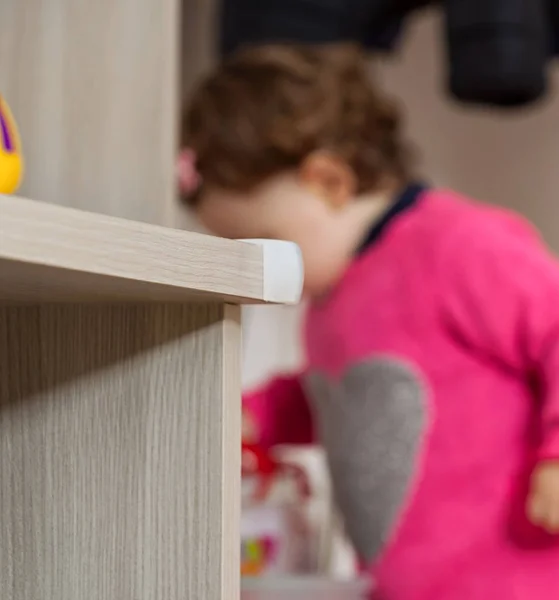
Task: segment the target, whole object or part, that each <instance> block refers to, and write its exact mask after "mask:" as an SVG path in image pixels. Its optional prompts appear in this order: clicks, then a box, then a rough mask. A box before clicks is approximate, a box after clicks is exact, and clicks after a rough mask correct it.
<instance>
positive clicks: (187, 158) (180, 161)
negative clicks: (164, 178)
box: [175, 148, 201, 196]
mask: <svg viewBox="0 0 559 600" xmlns="http://www.w3.org/2000/svg"><path fill="white" fill-rule="evenodd" d="M175 168H176V176H177V183H178V187H179V190H180V192H181V193H182V194H184V195H187V196H189V195H191V194H194V193H195V192H196V190H198V188H199V187H200V181H201V180H200V175H199V174H198V171H197V170H196V155H195V154H194V152H193V151H192V150H191V149H190V148H183V149H181V150H180V151H179V154H178V156H177V162H176V165H175Z"/></svg>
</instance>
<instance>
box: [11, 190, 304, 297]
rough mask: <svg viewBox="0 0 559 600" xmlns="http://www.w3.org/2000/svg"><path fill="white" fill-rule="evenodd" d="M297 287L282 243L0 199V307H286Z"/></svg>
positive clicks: (293, 253) (294, 252)
mask: <svg viewBox="0 0 559 600" xmlns="http://www.w3.org/2000/svg"><path fill="white" fill-rule="evenodd" d="M270 249H271V250H273V251H272V252H270V251H269V250H270ZM302 278H303V276H302V266H301V262H300V258H299V253H298V249H297V248H296V246H294V245H293V244H291V243H289V242H274V241H270V242H263V243H262V242H261V243H259V244H253V243H247V242H241V241H234V240H224V239H221V238H216V237H212V236H207V235H202V234H199V233H193V232H189V231H181V230H177V229H169V228H166V227H160V226H156V225H149V224H146V223H138V222H134V221H128V220H125V219H117V218H114V217H108V216H105V215H100V214H95V213H88V212H83V211H79V210H75V209H70V208H66V207H62V206H58V205H53V204H48V203H43V202H36V201H33V200H27V199H24V198H19V197H15V196H0V301H2V302H10V303H11V302H18V303H19V302H33V303H36V302H186V301H208V300H209V301H212V300H215V301H225V302H232V303H259V302H282V303H283V302H286V303H290V302H297V301H298V299H299V296H300V291H301V286H302Z"/></svg>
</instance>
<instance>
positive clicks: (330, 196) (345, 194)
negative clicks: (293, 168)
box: [299, 151, 357, 208]
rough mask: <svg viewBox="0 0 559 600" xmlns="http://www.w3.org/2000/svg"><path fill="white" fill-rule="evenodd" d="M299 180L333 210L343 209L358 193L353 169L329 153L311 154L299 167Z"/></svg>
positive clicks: (318, 152) (317, 152)
mask: <svg viewBox="0 0 559 600" xmlns="http://www.w3.org/2000/svg"><path fill="white" fill-rule="evenodd" d="M299 179H300V181H301V183H302V184H303V185H304V186H305V187H307V188H309V189H310V190H312V192H313V193H315V194H317V195H318V196H320V197H321V198H323V199H324V200H325V201H326V202H327V203H328V204H329V205H330V206H332V207H333V208H342V207H343V206H345V205H346V204H347V203H348V202H349V201H350V200H351V199H352V198H353V197H355V195H356V193H357V181H356V178H355V174H354V173H353V170H352V169H351V167H350V166H349V165H348V164H347V163H346V162H344V161H343V160H341V159H340V158H339V157H337V156H335V155H334V154H331V153H329V152H324V151H316V152H312V153H311V154H309V156H307V158H305V160H304V161H303V163H302V164H301V166H300V167H299Z"/></svg>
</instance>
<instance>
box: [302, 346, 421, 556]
mask: <svg viewBox="0 0 559 600" xmlns="http://www.w3.org/2000/svg"><path fill="white" fill-rule="evenodd" d="M305 388H306V391H307V393H308V396H309V400H310V401H311V403H312V405H313V408H314V412H315V414H316V422H317V426H318V433H319V436H320V439H321V442H322V443H323V444H324V447H325V449H326V453H327V457H328V464H329V468H330V472H331V476H332V485H333V489H334V496H335V500H336V502H337V504H338V507H339V508H340V510H341V512H342V515H343V518H344V522H345V527H346V530H347V533H348V535H349V537H350V539H351V541H352V543H353V544H354V546H355V549H356V550H357V552H358V554H359V556H360V557H362V558H364V559H365V560H368V561H370V560H373V559H375V558H378V555H379V553H380V552H381V551H382V549H383V546H384V545H385V544H386V542H387V541H388V539H389V538H390V535H391V534H392V532H393V529H394V527H395V526H396V524H397V519H398V517H399V516H400V513H401V510H402V509H403V508H404V504H405V501H406V496H407V493H408V491H409V488H410V484H411V482H412V478H413V476H414V470H415V467H416V459H417V453H418V451H419V448H420V445H421V441H422V434H423V431H424V428H425V426H426V424H427V408H426V404H425V399H424V392H423V386H422V385H421V382H420V381H419V379H418V377H417V376H416V375H415V374H414V373H413V371H412V370H411V369H410V368H409V367H406V365H405V364H403V363H400V362H398V361H396V360H391V359H386V358H380V359H375V360H371V361H369V362H366V363H362V364H358V365H355V366H353V367H352V368H350V369H349V370H348V371H346V373H345V374H344V376H343V377H342V378H341V380H340V381H339V382H333V381H331V380H330V379H329V378H328V377H327V376H325V375H323V374H320V373H316V372H314V373H310V374H309V375H308V376H307V377H306V378H305Z"/></svg>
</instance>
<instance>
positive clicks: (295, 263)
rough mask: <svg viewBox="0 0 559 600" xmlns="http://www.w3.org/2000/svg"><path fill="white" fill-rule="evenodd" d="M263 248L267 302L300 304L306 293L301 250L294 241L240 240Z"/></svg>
mask: <svg viewBox="0 0 559 600" xmlns="http://www.w3.org/2000/svg"><path fill="white" fill-rule="evenodd" d="M239 241H240V242H246V243H248V244H256V245H258V246H260V247H261V248H262V262H263V265H264V273H263V281H264V290H263V293H264V301H265V302H270V303H274V304H297V303H298V302H299V301H300V300H301V295H302V293H303V282H304V278H305V275H304V269H303V259H302V256H301V250H300V249H299V246H297V244H294V243H293V242H284V241H280V240H258V239H254V240H239Z"/></svg>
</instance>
